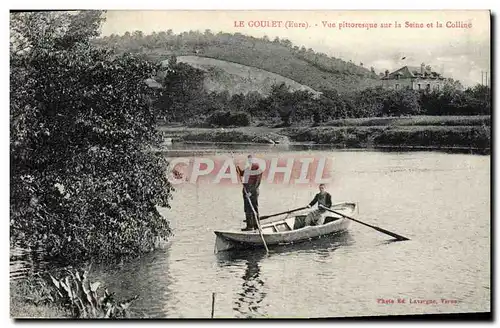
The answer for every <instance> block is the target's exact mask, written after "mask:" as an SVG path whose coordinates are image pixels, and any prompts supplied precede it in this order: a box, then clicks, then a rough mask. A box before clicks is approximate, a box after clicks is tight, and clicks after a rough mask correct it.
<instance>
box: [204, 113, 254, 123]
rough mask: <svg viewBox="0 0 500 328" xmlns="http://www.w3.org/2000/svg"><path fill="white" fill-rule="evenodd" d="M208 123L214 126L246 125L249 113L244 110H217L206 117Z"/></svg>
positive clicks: (248, 121) (248, 120)
mask: <svg viewBox="0 0 500 328" xmlns="http://www.w3.org/2000/svg"><path fill="white" fill-rule="evenodd" d="M208 123H209V124H211V125H214V126H248V125H250V115H249V114H247V113H244V112H230V111H217V112H215V113H213V114H211V115H210V116H209V117H208Z"/></svg>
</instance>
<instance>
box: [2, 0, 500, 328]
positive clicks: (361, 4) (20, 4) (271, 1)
mask: <svg viewBox="0 0 500 328" xmlns="http://www.w3.org/2000/svg"><path fill="white" fill-rule="evenodd" d="M498 3H499V1H498V0H496V1H492V0H490V1H485V0H474V1H436V0H418V1H407V2H403V1H401V0H398V1H380V0H379V1H359V0H349V1H335V2H333V1H320V0H307V1H293V2H291V1H286V2H283V1H276V0H253V1H248V2H245V3H237V2H235V1H229V0H224V1H218V2H213V1H212V2H208V1H201V0H200V1H193V0H183V1H177V2H170V1H169V3H168V4H167V2H158V1H151V0H141V1H137V0H136V1H132V0H122V1H119V2H114V3H113V2H111V1H106V2H104V1H102V0H86V1H71V2H68V1H64V2H63V1H54V0H49V1H47V0H46V1H43V2H41V1H35V0H31V1H26V0H18V1H5V2H2V7H4V6H5V8H2V9H3V10H2V14H1V15H0V17H1V20H2V26H3V28H2V30H1V33H0V35H1V43H0V44H2V45H3V46H4V47H5V49H4V50H5V51H2V52H1V54H2V57H3V58H2V60H1V63H2V71H1V73H2V75H1V76H2V77H3V80H2V82H3V83H2V84H3V88H2V89H3V91H4V92H2V103H3V104H4V106H3V107H2V108H3V109H4V110H3V111H2V120H1V121H0V122H1V124H2V125H3V128H2V129H0V133H1V136H2V138H1V141H2V142H1V147H2V149H1V150H2V154H4V156H5V157H4V158H5V160H4V161H2V162H1V163H0V165H1V168H2V174H1V177H2V182H3V183H2V184H1V186H2V187H1V189H0V190H1V197H0V200H1V202H2V210H3V213H5V217H4V218H3V220H2V222H3V224H4V225H5V227H4V229H1V230H2V233H3V234H5V235H4V237H3V238H2V240H3V241H4V246H3V247H2V261H1V263H2V264H4V265H5V269H4V270H2V274H3V278H2V279H1V281H3V282H4V284H5V286H6V288H5V289H4V290H5V291H8V289H9V286H8V281H9V275H8V263H9V245H8V240H9V238H8V233H9V232H8V231H9V228H8V224H9V223H8V222H9V220H8V217H9V212H8V211H9V187H8V185H9V162H8V161H7V157H8V156H9V141H8V140H9V115H8V112H9V111H8V110H7V109H8V108H9V93H8V92H9V91H8V90H9V75H8V74H9V66H8V65H9V59H8V56H9V55H8V38H9V29H8V25H9V14H8V10H10V9H131V10H132V9H158V10H160V9H164V10H165V9H191V10H196V9H210V10H215V9H226V10H236V9H240V10H244V9H254V10H257V9H277V10H279V9H282V10H284V9H288V10H291V9H295V10H300V9H303V10H308V9H310V10H311V9H331V10H333V9H335V10H342V9H344V10H346V9H352V10H368V9H376V10H384V9H393V10H394V9H398V10H414V9H423V10H432V9H434V10H439V9H491V10H492V12H493V13H494V14H496V15H498V14H499V10H498ZM496 24H497V25H498V24H499V23H498V17H496ZM495 32H496V28H495ZM492 42H494V43H493V45H494V46H495V45H496V37H495V40H492ZM497 55H498V53H497V52H495V62H497V60H496V59H497ZM496 73H497V70H496V65H495V70H494V74H495V75H494V76H495V77H496ZM496 82H497V81H496V80H495V88H494V95H495V96H496V95H497V94H498V92H497V91H498V84H497V83H496ZM493 110H496V108H494V109H493ZM495 116H498V114H497V115H495ZM497 123H498V117H495V121H494V125H495V127H496V126H498V124H497ZM497 134H498V133H497ZM497 141H498V139H497V138H495V140H494V144H495V145H496V144H497ZM492 169H493V168H492ZM496 200H497V199H496V197H495V201H496ZM494 203H496V202H494ZM492 219H494V218H492ZM498 225H499V224H498V223H497V224H496V227H497V228H496V230H495V236H498ZM495 260H496V257H495ZM495 262H496V261H495ZM495 304H498V299H496V302H495ZM0 309H1V318H2V319H4V320H2V322H6V323H7V325H8V326H9V327H10V326H13V325H14V322H13V321H12V320H11V319H10V315H9V294H8V292H4V293H2V294H1V307H0ZM497 309H498V308H497ZM497 309H495V310H497ZM495 312H496V311H495ZM123 323H124V322H119V324H123ZM200 323H202V324H204V323H207V321H203V322H189V323H187V322H170V321H163V322H155V323H152V322H144V323H138V322H134V323H132V324H133V325H134V326H135V325H140V326H146V324H147V325H151V324H154V325H168V326H170V327H171V326H177V325H180V324H182V325H183V326H184V325H193V324H200ZM234 323H237V322H232V323H230V324H231V325H232V324H234ZM315 323H318V322H315V321H313V322H311V323H309V322H303V321H302V322H299V324H300V325H312V324H315ZM325 323H326V322H325ZM450 323H451V324H454V323H453V322H450ZM76 324H82V322H78V323H76ZM84 324H91V325H92V326H97V327H104V326H105V324H106V323H103V322H90V323H84ZM114 324H116V323H114ZM247 324H248V323H247ZM259 324H260V325H263V324H264V325H266V326H271V325H274V324H276V323H275V322H269V321H267V322H259ZM327 324H333V325H337V326H338V325H345V324H346V323H343V322H329V323H327ZM348 324H349V325H352V324H355V325H360V324H363V323H356V322H352V323H348ZM385 324H386V323H377V325H385ZM396 324H397V325H401V324H402V323H396ZM423 324H425V325H426V326H429V325H430V326H437V325H438V323H437V322H436V323H417V325H423ZM30 325H33V326H46V327H47V326H52V325H55V323H43V322H34V323H31V324H30ZM57 325H58V326H61V325H62V326H74V325H75V323H67V322H64V323H57ZM250 325H251V326H256V323H255V322H253V323H251V324H250ZM467 325H469V324H467Z"/></svg>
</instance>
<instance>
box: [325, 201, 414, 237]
mask: <svg viewBox="0 0 500 328" xmlns="http://www.w3.org/2000/svg"><path fill="white" fill-rule="evenodd" d="M319 207H320V208H322V209H324V210H327V211H329V212H332V213H335V214H337V215H340V216H343V217H345V218H347V219H349V220H353V221H354V222H357V223H360V224H362V225H365V226H367V227H370V228H372V229H375V230H377V231H380V232H382V233H385V234H386V235H389V236H391V237H394V238H396V239H397V240H410V239H409V238H406V237H403V236H400V235H398V234H397V233H394V232H390V231H387V230H385V229H382V228H379V227H376V226H372V225H371V224H368V223H364V222H361V221H359V220H356V219H355V218H352V217H350V216H347V215H345V214H342V213H340V212H337V211H334V210H331V209H329V208H328V207H325V206H323V205H319Z"/></svg>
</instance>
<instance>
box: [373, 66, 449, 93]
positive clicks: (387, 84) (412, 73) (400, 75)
mask: <svg viewBox="0 0 500 328" xmlns="http://www.w3.org/2000/svg"><path fill="white" fill-rule="evenodd" d="M380 80H381V82H382V86H383V87H384V88H390V89H396V90H398V89H403V88H409V89H413V90H427V91H431V90H437V91H439V90H441V89H442V87H443V85H444V82H445V80H446V79H445V78H444V77H442V76H441V74H439V73H437V72H434V71H432V69H431V67H430V66H425V64H424V63H422V65H420V67H418V66H403V67H401V68H400V69H398V70H396V71H394V72H392V73H389V71H385V74H384V75H382V76H381V78H380Z"/></svg>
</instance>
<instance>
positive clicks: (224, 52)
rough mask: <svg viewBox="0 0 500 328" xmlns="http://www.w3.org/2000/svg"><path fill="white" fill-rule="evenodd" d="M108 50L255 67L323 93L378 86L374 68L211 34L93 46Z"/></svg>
mask: <svg viewBox="0 0 500 328" xmlns="http://www.w3.org/2000/svg"><path fill="white" fill-rule="evenodd" d="M94 42H95V43H96V44H97V45H99V46H102V47H112V48H114V49H115V50H116V51H117V52H118V53H125V52H131V53H140V54H143V55H145V56H147V57H148V58H149V59H153V60H156V61H158V60H164V59H167V58H168V57H169V56H171V55H177V56H179V55H199V56H205V57H211V58H216V59H220V60H227V61H231V62H235V63H239V64H242V65H247V66H252V67H257V68H260V69H264V70H267V71H269V72H273V73H276V74H280V75H282V76H284V77H287V78H290V79H292V80H294V81H297V82H299V83H302V84H305V85H307V86H310V87H311V88H313V89H316V90H318V91H322V90H324V89H336V90H339V91H345V90H352V89H353V88H354V89H357V88H359V89H361V88H365V87H369V86H373V85H375V84H377V83H378V76H377V74H376V72H375V69H374V68H373V67H371V68H369V69H368V68H365V67H363V63H359V65H356V64H354V63H353V62H351V61H344V60H342V59H340V58H335V57H331V56H328V55H326V54H324V53H319V52H315V51H314V50H313V49H311V48H309V49H306V47H304V46H298V45H294V44H293V43H292V42H291V41H290V40H288V39H285V38H282V39H280V38H279V37H276V38H274V40H270V39H269V38H268V37H267V36H264V37H263V38H255V37H252V36H247V35H243V34H241V33H234V34H231V33H222V32H219V33H216V34H215V33H212V31H210V30H205V31H204V33H201V32H199V31H189V32H183V33H180V34H174V33H173V31H172V30H168V31H162V32H158V33H156V32H153V33H151V34H148V35H145V34H144V33H143V32H141V31H135V32H133V33H130V32H126V33H125V34H124V35H116V34H112V35H110V36H104V37H101V38H99V39H97V40H95V41H94Z"/></svg>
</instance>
